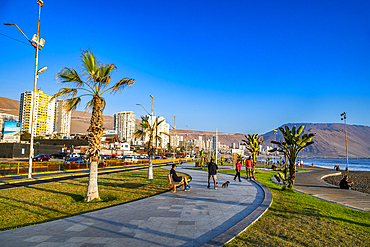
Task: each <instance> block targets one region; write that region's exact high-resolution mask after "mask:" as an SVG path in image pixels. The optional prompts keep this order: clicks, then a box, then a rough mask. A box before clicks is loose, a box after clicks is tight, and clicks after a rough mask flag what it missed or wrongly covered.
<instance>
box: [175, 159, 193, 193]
mask: <svg viewBox="0 0 370 247" xmlns="http://www.w3.org/2000/svg"><path fill="white" fill-rule="evenodd" d="M175 170H176V164H172V169H171V171H170V174H171V179H172V181H174V182H177V183H179V182H182V183H184V184H185V189H184V190H185V191H189V190H190V188H191V187H190V186H189V185H188V184H189V183H188V180H187V179H186V177H178V176H177V174H176V171H175Z"/></svg>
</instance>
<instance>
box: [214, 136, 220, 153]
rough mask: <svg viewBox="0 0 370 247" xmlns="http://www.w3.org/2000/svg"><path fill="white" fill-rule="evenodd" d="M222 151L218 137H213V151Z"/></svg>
mask: <svg viewBox="0 0 370 247" xmlns="http://www.w3.org/2000/svg"><path fill="white" fill-rule="evenodd" d="M216 147H217V149H220V143H219V142H218V136H212V150H216Z"/></svg>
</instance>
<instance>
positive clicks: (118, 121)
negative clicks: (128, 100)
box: [113, 111, 135, 143]
mask: <svg viewBox="0 0 370 247" xmlns="http://www.w3.org/2000/svg"><path fill="white" fill-rule="evenodd" d="M113 118H114V122H113V128H114V130H115V131H117V135H118V140H119V141H120V142H128V143H131V142H133V141H134V140H133V138H134V132H135V115H134V112H132V111H122V112H117V113H114V114H113Z"/></svg>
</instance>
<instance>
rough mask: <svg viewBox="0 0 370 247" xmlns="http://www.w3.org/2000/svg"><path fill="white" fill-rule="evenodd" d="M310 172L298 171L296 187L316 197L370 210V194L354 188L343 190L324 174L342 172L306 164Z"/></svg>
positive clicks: (297, 189)
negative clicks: (327, 180) (324, 179)
mask: <svg viewBox="0 0 370 247" xmlns="http://www.w3.org/2000/svg"><path fill="white" fill-rule="evenodd" d="M304 168H307V169H309V171H308V172H297V175H296V181H295V183H294V189H295V190H296V191H299V192H302V193H306V194H309V195H312V196H314V197H317V198H320V199H323V200H326V201H329V202H333V203H337V204H340V205H343V206H347V207H350V208H354V209H359V210H363V211H370V195H369V194H366V193H361V192H358V191H354V190H343V189H340V188H339V187H338V186H335V185H332V184H328V183H326V182H324V181H323V180H322V179H321V178H322V177H323V176H328V175H333V174H341V173H340V172H337V171H334V170H330V169H326V168H320V167H310V166H305V167H304Z"/></svg>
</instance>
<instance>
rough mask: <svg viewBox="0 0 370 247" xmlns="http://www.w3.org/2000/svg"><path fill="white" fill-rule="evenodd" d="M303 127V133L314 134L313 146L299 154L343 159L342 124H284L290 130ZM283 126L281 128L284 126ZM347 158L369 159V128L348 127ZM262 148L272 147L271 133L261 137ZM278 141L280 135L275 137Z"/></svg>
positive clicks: (273, 136) (272, 135)
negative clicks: (294, 126)
mask: <svg viewBox="0 0 370 247" xmlns="http://www.w3.org/2000/svg"><path fill="white" fill-rule="evenodd" d="M302 124H303V125H305V129H304V133H316V136H314V137H313V141H314V144H312V145H311V146H309V147H307V148H306V149H304V150H303V151H302V152H301V153H300V154H301V155H302V156H306V157H316V158H319V157H325V158H345V157H346V146H345V135H344V132H343V131H341V130H344V124H340V123H330V124H326V123H316V124H313V123H289V124H285V125H287V126H289V127H290V128H291V127H292V126H293V125H296V126H297V127H298V126H301V125H302ZM285 125H283V126H285ZM347 134H348V138H347V139H348V156H349V158H369V157H370V127H369V126H362V125H348V124H347ZM263 137H264V141H265V142H264V143H263V146H264V147H265V146H272V144H271V140H275V135H274V134H273V131H270V132H268V133H266V134H264V135H263ZM276 138H277V140H278V141H279V140H280V139H282V135H281V134H280V131H279V134H278V135H277V136H276Z"/></svg>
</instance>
